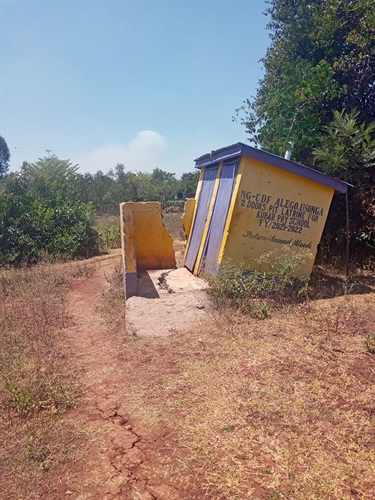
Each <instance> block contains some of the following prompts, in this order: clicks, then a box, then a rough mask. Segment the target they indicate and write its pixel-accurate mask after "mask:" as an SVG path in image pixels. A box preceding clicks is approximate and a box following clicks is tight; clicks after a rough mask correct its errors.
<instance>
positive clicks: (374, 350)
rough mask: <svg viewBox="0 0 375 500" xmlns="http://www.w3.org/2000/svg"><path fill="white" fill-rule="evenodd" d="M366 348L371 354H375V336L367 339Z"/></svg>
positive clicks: (370, 335)
mask: <svg viewBox="0 0 375 500" xmlns="http://www.w3.org/2000/svg"><path fill="white" fill-rule="evenodd" d="M365 346H366V349H367V351H368V352H369V353H370V354H375V334H373V333H372V334H371V333H370V334H369V335H367V337H366V338H365Z"/></svg>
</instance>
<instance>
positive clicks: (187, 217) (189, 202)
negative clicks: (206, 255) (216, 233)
mask: <svg viewBox="0 0 375 500" xmlns="http://www.w3.org/2000/svg"><path fill="white" fill-rule="evenodd" d="M196 203H197V201H196V199H195V198H186V200H185V206H184V213H183V214H182V216H181V222H182V225H183V227H184V232H185V234H186V238H189V235H190V231H191V226H192V225H193V216H194V210H195V205H196Z"/></svg>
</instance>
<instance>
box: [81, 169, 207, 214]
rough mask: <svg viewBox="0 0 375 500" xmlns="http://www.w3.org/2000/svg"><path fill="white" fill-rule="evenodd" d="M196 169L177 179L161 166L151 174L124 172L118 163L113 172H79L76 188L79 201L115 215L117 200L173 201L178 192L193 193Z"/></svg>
mask: <svg viewBox="0 0 375 500" xmlns="http://www.w3.org/2000/svg"><path fill="white" fill-rule="evenodd" d="M198 178H199V172H192V173H191V172H189V173H186V174H183V175H182V177H181V179H180V180H177V179H176V177H175V174H173V173H170V172H166V171H164V170H162V169H160V168H154V170H153V171H152V173H145V172H137V173H135V172H131V171H126V170H125V167H124V165H122V164H117V166H116V167H115V170H114V171H112V170H111V171H110V172H108V174H104V173H103V172H101V171H100V170H99V171H98V172H97V173H96V174H94V175H93V174H89V173H87V174H85V175H78V176H77V178H76V188H77V190H78V192H79V198H80V200H81V201H83V202H85V203H87V202H89V201H91V202H92V203H93V206H94V208H95V210H96V211H97V213H98V214H99V215H104V214H117V213H118V206H119V203H122V202H125V201H135V202H139V201H160V202H162V203H166V202H168V201H170V200H174V199H175V197H176V196H177V195H178V194H179V193H180V195H182V194H192V193H195V190H196V186H197V183H198Z"/></svg>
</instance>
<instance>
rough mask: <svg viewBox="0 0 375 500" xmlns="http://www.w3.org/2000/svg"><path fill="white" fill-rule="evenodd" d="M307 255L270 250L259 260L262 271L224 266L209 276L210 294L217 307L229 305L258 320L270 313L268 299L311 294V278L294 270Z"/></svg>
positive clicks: (275, 301)
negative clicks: (299, 276) (215, 274)
mask: <svg viewBox="0 0 375 500" xmlns="http://www.w3.org/2000/svg"><path fill="white" fill-rule="evenodd" d="M305 259H306V254H302V253H297V252H293V251H291V250H290V249H286V250H285V251H282V252H277V253H276V252H268V253H264V254H263V255H261V257H260V258H259V259H257V263H258V265H259V267H260V269H262V268H263V269H264V270H262V271H253V272H248V271H243V269H240V268H238V267H233V266H221V268H220V270H219V273H218V274H217V276H207V279H208V282H209V284H210V294H211V297H212V299H213V301H214V303H215V304H216V305H217V306H218V307H221V306H224V305H229V306H230V307H234V308H236V309H239V310H241V311H242V312H250V314H251V315H252V316H253V317H255V318H258V319H263V318H266V317H267V315H268V307H267V301H272V302H273V303H274V304H275V303H276V304H277V303H279V304H280V303H282V302H285V301H294V300H298V299H300V298H301V297H304V296H306V295H307V294H308V282H309V278H308V277H301V278H296V277H295V273H296V270H297V269H298V267H299V266H300V265H301V263H302V262H303V261H304V260H305Z"/></svg>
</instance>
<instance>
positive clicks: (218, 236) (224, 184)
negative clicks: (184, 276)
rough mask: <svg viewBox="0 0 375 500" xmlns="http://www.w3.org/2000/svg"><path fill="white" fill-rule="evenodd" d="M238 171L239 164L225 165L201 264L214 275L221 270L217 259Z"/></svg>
mask: <svg viewBox="0 0 375 500" xmlns="http://www.w3.org/2000/svg"><path fill="white" fill-rule="evenodd" d="M237 171H238V163H231V164H228V165H223V169H222V172H221V176H220V183H219V188H218V191H217V195H216V201H215V206H214V210H213V213H212V217H211V223H210V228H209V231H208V234H207V238H206V242H205V248H204V251H203V259H202V261H201V264H200V265H202V263H204V266H205V270H206V271H207V272H208V273H210V274H213V275H215V274H217V272H218V270H219V265H218V262H217V259H218V257H219V251H220V247H221V242H222V240H223V234H224V228H225V223H226V220H227V216H228V211H229V205H230V201H231V199H232V193H233V188H234V183H235V180H236V175H237Z"/></svg>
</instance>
